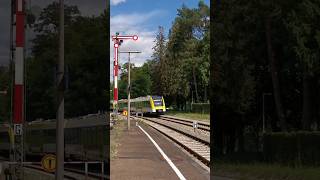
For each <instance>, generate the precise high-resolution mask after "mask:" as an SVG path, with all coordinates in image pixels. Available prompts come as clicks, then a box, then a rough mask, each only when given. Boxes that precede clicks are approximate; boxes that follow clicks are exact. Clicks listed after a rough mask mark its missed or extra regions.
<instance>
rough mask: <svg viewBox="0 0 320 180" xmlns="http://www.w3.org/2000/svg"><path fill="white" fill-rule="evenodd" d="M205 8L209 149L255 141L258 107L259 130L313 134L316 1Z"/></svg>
mask: <svg viewBox="0 0 320 180" xmlns="http://www.w3.org/2000/svg"><path fill="white" fill-rule="evenodd" d="M212 3H213V5H212V7H213V11H212V13H213V16H212V18H213V19H212V24H211V25H212V29H211V33H212V46H211V48H212V49H213V50H212V52H213V53H212V55H211V57H212V73H213V74H212V76H211V80H212V81H211V82H212V89H211V90H212V99H211V100H212V102H213V108H212V115H213V120H214V133H215V136H214V140H215V141H214V143H215V144H214V147H215V150H217V151H220V152H223V153H228V152H235V151H243V150H244V148H245V147H244V144H246V145H248V141H246V142H245V138H244V136H245V135H248V134H251V135H250V136H251V137H253V136H255V137H256V138H257V139H258V137H259V133H261V132H262V127H263V106H264V107H265V111H264V112H265V113H264V114H265V128H266V132H275V131H277V132H288V131H291V132H292V131H298V130H306V131H317V130H319V125H320V21H319V18H320V2H319V1H316V0H305V1H296V0H289V1H236V0H230V1H213V2H212ZM263 97H264V98H263ZM263 99H264V101H263ZM257 139H255V140H254V141H257ZM258 148H259V147H256V149H258Z"/></svg>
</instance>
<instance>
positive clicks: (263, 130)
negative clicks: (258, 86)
mask: <svg viewBox="0 0 320 180" xmlns="http://www.w3.org/2000/svg"><path fill="white" fill-rule="evenodd" d="M264 128H265V127H264V93H263V94H262V133H263V134H264V133H265V129H264Z"/></svg>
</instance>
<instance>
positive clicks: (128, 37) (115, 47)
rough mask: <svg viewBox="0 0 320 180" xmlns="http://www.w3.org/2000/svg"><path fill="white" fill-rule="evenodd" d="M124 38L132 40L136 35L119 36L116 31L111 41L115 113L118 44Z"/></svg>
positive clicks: (135, 38)
mask: <svg viewBox="0 0 320 180" xmlns="http://www.w3.org/2000/svg"><path fill="white" fill-rule="evenodd" d="M126 39H129V40H130V39H132V40H134V41H136V40H138V36H137V35H133V36H119V33H116V35H115V36H112V41H114V44H113V47H114V61H113V84H114V88H113V108H114V110H115V113H117V112H118V106H117V105H118V70H119V65H118V62H119V61H118V57H119V46H120V45H121V43H122V42H123V40H126Z"/></svg>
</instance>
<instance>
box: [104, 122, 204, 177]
mask: <svg viewBox="0 0 320 180" xmlns="http://www.w3.org/2000/svg"><path fill="white" fill-rule="evenodd" d="M130 124H131V128H130V131H127V129H125V130H124V132H123V134H122V137H121V138H120V142H119V143H120V145H119V147H118V148H117V151H118V152H117V156H116V158H114V159H113V160H111V162H110V164H111V167H110V176H111V177H110V178H111V179H119V180H122V179H124V180H128V179H133V180H134V179H137V180H138V179H139V180H151V179H167V180H168V179H179V177H178V175H177V174H176V173H175V171H174V170H173V168H172V167H171V166H170V165H169V164H168V162H167V161H166V160H165V159H164V158H163V156H162V155H161V153H160V152H159V151H158V149H157V148H156V147H155V145H154V144H153V143H152V141H151V140H150V139H149V138H148V137H147V135H146V134H145V133H144V132H143V131H142V130H141V129H140V128H139V127H138V126H136V121H134V120H131V123H130ZM139 125H140V127H141V128H142V129H144V130H145V131H146V132H147V133H148V134H149V135H150V136H151V137H152V138H153V140H154V141H155V142H156V143H157V144H158V145H159V147H160V148H161V149H162V150H163V152H164V153H165V154H166V155H167V156H168V158H169V159H170V160H171V161H172V162H173V164H174V165H175V166H176V167H177V169H179V171H180V172H181V173H182V175H183V176H184V177H185V178H186V179H203V180H205V179H210V172H209V171H208V170H206V169H205V168H204V167H202V166H200V165H199V164H198V163H197V162H196V161H195V160H194V159H193V158H192V157H190V155H187V154H186V153H185V152H183V151H182V150H181V149H180V148H179V147H178V146H177V145H176V144H174V143H173V142H172V141H170V140H169V139H167V138H166V137H165V136H164V135H163V134H161V133H160V132H158V131H157V130H155V129H153V128H151V127H149V126H147V125H144V124H143V123H139Z"/></svg>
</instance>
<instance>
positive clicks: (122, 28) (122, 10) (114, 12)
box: [110, 0, 210, 79]
mask: <svg viewBox="0 0 320 180" xmlns="http://www.w3.org/2000/svg"><path fill="white" fill-rule="evenodd" d="M198 2H199V0H110V26H111V27H110V33H111V34H110V36H111V35H113V34H114V33H115V32H120V35H121V34H123V35H134V34H135V35H138V36H139V39H138V41H130V40H127V41H125V42H124V43H123V44H122V45H121V47H120V48H121V49H120V50H140V51H142V53H141V54H138V55H132V57H133V58H132V61H133V63H135V65H137V66H141V65H142V64H143V63H144V62H145V61H146V60H147V59H150V56H151V55H152V47H153V46H154V39H155V37H156V33H157V30H158V26H163V27H164V29H165V32H166V35H167V34H168V31H169V29H170V28H171V25H172V23H173V21H174V19H175V17H176V16H177V9H179V8H181V7H182V4H185V5H186V6H187V7H189V8H196V7H197V6H198ZM204 2H205V3H206V4H207V5H209V4H210V0H204ZM110 52H112V53H110V55H111V57H110V68H111V69H110V70H111V71H110V72H111V74H110V75H111V76H112V68H113V67H112V64H113V42H112V41H111V38H110ZM126 61H127V56H126V55H123V54H121V57H120V62H119V63H120V64H123V63H125V62H126ZM111 79H112V78H111Z"/></svg>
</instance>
